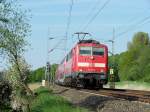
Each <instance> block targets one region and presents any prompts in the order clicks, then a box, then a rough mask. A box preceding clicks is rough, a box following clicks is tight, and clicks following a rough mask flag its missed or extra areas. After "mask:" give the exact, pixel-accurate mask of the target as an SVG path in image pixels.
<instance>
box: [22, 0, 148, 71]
mask: <svg viewBox="0 0 150 112" xmlns="http://www.w3.org/2000/svg"><path fill="white" fill-rule="evenodd" d="M73 1H74V5H73V8H72V16H71V23H70V28H69V30H68V41H67V42H66V41H65V40H63V38H64V36H65V33H66V26H67V19H68V15H69V7H70V3H71V0H20V2H19V3H20V4H21V5H22V8H24V9H30V10H31V12H30V14H31V15H32V18H31V19H30V24H31V30H32V32H31V36H30V37H28V38H27V40H28V42H29V43H30V46H29V47H28V51H27V52H26V53H25V58H26V60H27V62H28V63H29V64H30V65H31V66H32V69H36V68H38V67H41V66H44V65H45V63H46V61H47V60H49V61H50V63H60V61H61V60H62V59H63V57H64V56H65V53H66V52H69V50H70V49H71V48H72V47H73V46H74V45H75V43H76V42H77V41H78V39H77V37H76V36H73V34H74V33H75V32H80V31H84V32H89V33H90V34H91V36H88V37H87V39H88V38H93V39H95V40H98V41H100V42H101V43H104V44H106V45H108V47H109V50H110V51H111V49H112V48H111V43H109V42H107V41H108V40H110V39H112V37H113V28H114V29H115V54H116V53H121V52H123V51H126V50H127V43H128V42H129V41H131V40H132V37H133V35H134V34H135V33H136V32H138V31H143V32H147V33H149V34H150V30H149V25H150V19H148V20H147V21H145V22H142V23H141V24H137V23H139V22H141V20H143V19H144V18H146V17H148V16H149V15H150V0H110V1H109V3H108V4H107V5H106V6H105V8H104V9H103V10H102V11H101V12H100V13H99V14H98V15H97V16H96V18H94V20H93V21H92V22H91V23H90V24H89V25H88V26H87V27H86V29H85V30H82V28H83V27H84V26H85V25H86V24H87V22H88V21H89V20H90V19H91V18H92V17H93V16H94V15H95V14H96V13H97V12H98V10H100V8H102V6H103V5H104V3H105V2H106V1H107V0H73ZM136 24H137V25H136ZM126 31H127V33H125V34H123V35H119V34H121V33H122V32H126ZM48 38H54V39H51V40H50V39H49V40H48ZM59 41H61V43H59V44H58V42H59ZM56 45H57V48H62V49H65V46H66V49H67V51H64V50H62V49H55V50H54V51H53V52H50V53H47V52H48V50H50V49H52V48H54V47H55V46H56Z"/></svg>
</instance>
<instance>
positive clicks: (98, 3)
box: [79, 0, 101, 28]
mask: <svg viewBox="0 0 150 112" xmlns="http://www.w3.org/2000/svg"><path fill="white" fill-rule="evenodd" d="M92 2H93V0H92ZM100 3H101V0H97V1H96V3H95V4H94V6H93V7H92V8H91V10H90V11H89V12H88V14H87V15H86V17H85V18H86V19H87V18H89V17H91V15H92V13H93V12H94V11H95V10H96V9H97V8H98V6H99V5H100ZM82 26H83V25H82V24H81V25H80V26H79V28H82Z"/></svg>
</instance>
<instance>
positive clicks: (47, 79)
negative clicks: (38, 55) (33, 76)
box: [42, 29, 54, 86]
mask: <svg viewBox="0 0 150 112" xmlns="http://www.w3.org/2000/svg"><path fill="white" fill-rule="evenodd" d="M52 39H54V38H53V37H49V29H48V36H47V50H46V53H47V57H46V66H45V80H43V81H42V85H44V86H46V85H48V86H49V85H50V82H51V79H52V78H51V75H50V70H51V65H50V62H49V57H50V56H49V53H50V52H52V51H53V49H51V51H49V41H50V40H52Z"/></svg>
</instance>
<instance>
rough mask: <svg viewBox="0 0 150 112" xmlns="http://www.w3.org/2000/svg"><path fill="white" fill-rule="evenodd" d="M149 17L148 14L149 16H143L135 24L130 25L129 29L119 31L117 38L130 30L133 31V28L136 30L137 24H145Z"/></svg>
mask: <svg viewBox="0 0 150 112" xmlns="http://www.w3.org/2000/svg"><path fill="white" fill-rule="evenodd" d="M149 19H150V16H147V17H145V18H143V19H142V20H140V21H138V22H136V23H135V24H134V25H132V26H131V27H129V28H128V29H127V30H125V31H123V32H121V33H119V34H118V35H116V36H117V38H118V37H119V36H122V35H124V34H126V33H128V32H129V31H131V30H134V29H135V28H137V26H138V25H140V24H141V25H144V24H145V23H144V22H145V21H147V20H149ZM143 23H144V24H143Z"/></svg>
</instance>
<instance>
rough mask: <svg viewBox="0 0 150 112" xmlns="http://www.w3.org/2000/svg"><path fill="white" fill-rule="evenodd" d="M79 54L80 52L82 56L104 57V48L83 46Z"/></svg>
mask: <svg viewBox="0 0 150 112" xmlns="http://www.w3.org/2000/svg"><path fill="white" fill-rule="evenodd" d="M79 52H80V55H83V56H91V55H96V56H103V55H104V48H97V47H87V46H84V47H83V46H82V47H80V51H79Z"/></svg>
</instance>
